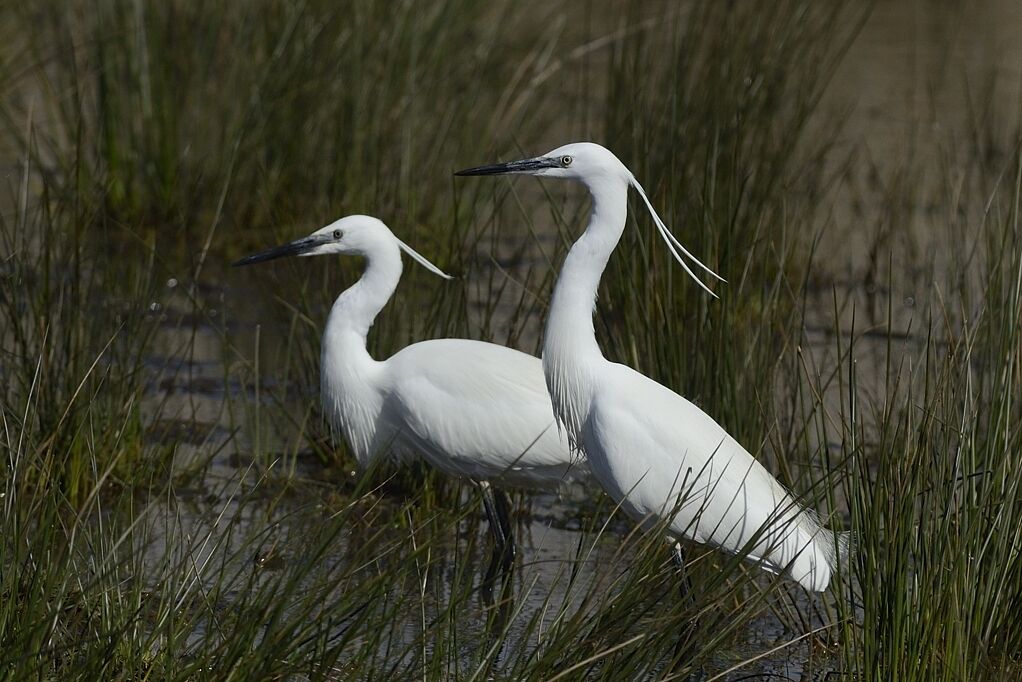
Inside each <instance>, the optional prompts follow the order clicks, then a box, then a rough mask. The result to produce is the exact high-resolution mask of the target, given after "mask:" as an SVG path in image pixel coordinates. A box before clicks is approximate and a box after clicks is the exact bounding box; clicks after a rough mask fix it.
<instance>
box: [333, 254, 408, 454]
mask: <svg viewBox="0 0 1022 682" xmlns="http://www.w3.org/2000/svg"><path fill="white" fill-rule="evenodd" d="M363 255H364V256H365V259H366V268H365V272H364V273H362V278H361V279H359V280H358V281H357V282H356V283H355V284H353V285H352V286H351V287H349V288H348V289H347V290H346V291H344V293H342V294H341V295H340V296H338V297H337V300H336V301H334V305H333V308H332V309H331V310H330V317H329V318H328V319H327V323H326V330H325V331H324V332H323V350H322V356H321V361H320V383H321V386H320V389H321V391H322V398H323V407H324V411H325V412H326V416H327V418H328V419H329V420H330V423H331V426H332V427H333V428H334V429H337V430H339V431H341V432H342V433H344V435H345V437H346V439H347V441H348V444H349V445H350V446H351V448H352V450H353V451H354V454H355V457H356V458H357V459H358V461H359V463H360V464H361V465H363V466H365V465H366V463H367V462H368V459H369V457H370V456H372V455H373V454H374V451H375V449H376V441H377V437H376V435H377V434H376V432H377V421H378V419H377V418H378V416H379V410H380V409H381V406H382V398H381V394H380V390H379V385H378V384H379V368H380V367H381V366H382V365H381V363H378V362H376V361H375V360H373V358H372V357H371V356H370V355H369V351H368V350H367V349H366V336H367V335H368V334H369V329H370V327H372V326H373V321H374V320H375V319H376V316H377V315H378V314H379V312H380V310H382V309H383V306H385V305H386V304H387V301H389V300H390V297H391V295H392V294H393V293H394V290H395V289H396V288H397V283H398V281H399V280H400V279H401V252H400V250H399V249H398V246H397V244H396V243H393V242H384V241H381V242H379V243H376V244H373V246H372V248H371V249H367V250H366V252H365V253H363Z"/></svg>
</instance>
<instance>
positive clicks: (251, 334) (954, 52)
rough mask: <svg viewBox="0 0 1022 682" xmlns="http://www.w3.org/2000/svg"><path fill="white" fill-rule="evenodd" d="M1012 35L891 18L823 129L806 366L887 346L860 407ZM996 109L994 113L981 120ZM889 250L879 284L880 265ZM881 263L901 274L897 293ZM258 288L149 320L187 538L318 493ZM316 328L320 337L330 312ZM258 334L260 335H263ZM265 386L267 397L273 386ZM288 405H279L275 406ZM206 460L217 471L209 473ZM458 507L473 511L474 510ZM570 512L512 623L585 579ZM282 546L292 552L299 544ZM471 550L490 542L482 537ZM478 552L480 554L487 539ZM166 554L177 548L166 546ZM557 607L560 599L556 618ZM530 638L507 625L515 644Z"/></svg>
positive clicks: (475, 614) (930, 258)
mask: <svg viewBox="0 0 1022 682" xmlns="http://www.w3.org/2000/svg"><path fill="white" fill-rule="evenodd" d="M1018 35H1022V4H1020V3H1016V2H1011V1H991V2H986V3H941V2H923V1H912V0H909V1H903V0H891V1H887V2H880V3H878V5H877V7H876V9H875V11H874V12H873V14H872V16H871V18H870V19H869V21H868V23H867V24H866V25H865V27H864V29H863V31H862V33H861V35H860V36H859V37H858V39H857V40H856V42H855V43H854V45H853V46H852V48H851V49H850V51H849V53H848V55H847V57H846V59H845V60H844V63H843V65H842V66H841V68H840V69H839V71H838V72H837V74H836V75H835V77H834V80H833V84H832V86H831V87H830V89H829V91H828V93H827V96H826V99H825V102H824V104H823V106H822V107H821V112H822V114H823V115H824V116H833V115H841V116H845V117H846V123H845V125H844V126H843V128H842V133H841V136H840V139H839V144H838V145H837V147H836V150H835V154H834V161H833V162H834V164H838V163H848V159H849V158H850V159H852V161H851V162H850V163H849V164H848V171H847V174H846V178H845V181H844V182H845V186H844V188H843V190H842V191H841V192H838V194H837V197H836V198H835V203H834V211H833V221H832V227H831V228H829V229H828V230H827V232H826V233H825V234H824V247H823V249H821V251H823V252H824V253H829V254H835V255H834V256H833V257H828V258H824V259H820V260H819V261H818V270H819V275H820V282H821V284H820V286H819V289H818V291H817V292H816V294H815V295H814V296H815V298H814V302H813V308H812V309H811V310H810V319H809V329H808V331H807V334H808V337H809V339H810V341H811V343H812V347H811V351H812V353H811V355H812V358H813V361H814V362H815V363H817V364H818V365H819V366H820V367H825V366H828V364H829V363H831V364H832V363H833V362H834V355H833V352H832V349H833V348H834V345H835V344H834V339H835V335H834V330H835V323H836V326H837V327H838V328H839V329H840V331H839V333H838V336H840V334H841V333H847V332H848V331H849V330H850V326H851V316H852V310H853V308H854V310H855V315H856V320H857V322H856V325H857V328H858V329H860V330H861V329H864V328H866V327H871V328H873V329H875V330H879V331H880V332H881V333H878V334H876V335H874V336H866V337H863V338H861V339H860V340H859V347H860V350H861V354H860V356H859V371H860V374H861V375H862V376H863V377H866V378H867V379H868V378H869V377H870V376H872V377H874V380H875V382H876V383H875V385H872V386H870V385H869V383H868V381H867V382H866V385H865V386H864V389H863V390H864V391H866V392H867V394H875V392H876V391H877V387H878V386H879V384H880V382H881V381H882V375H883V368H884V364H885V352H886V347H887V343H888V339H887V334H886V330H887V328H888V322H887V311H888V306H890V310H891V313H892V315H891V316H892V322H891V325H890V326H891V330H893V331H895V332H906V331H909V330H910V327H911V325H912V324H913V321H914V320H915V317H916V315H917V312H918V311H919V310H921V309H924V308H925V306H927V305H928V304H929V302H930V301H931V298H932V296H933V286H932V285H933V282H934V280H935V278H938V279H939V277H941V276H942V273H946V271H947V270H949V269H950V268H952V267H953V266H954V263H955V260H954V258H952V257H951V256H950V255H949V254H947V253H945V250H946V230H947V222H948V220H947V216H945V215H943V214H942V212H941V210H942V207H936V206H935V204H934V203H933V201H932V194H933V190H934V188H939V187H941V186H942V183H946V182H948V179H949V178H951V179H952V180H953V179H954V178H959V179H960V181H961V182H962V183H971V182H977V183H980V182H982V179H977V178H973V177H971V176H967V174H966V173H965V172H964V170H963V169H964V168H965V167H966V166H967V164H969V163H971V162H972V160H973V159H972V156H971V155H972V153H973V152H972V147H971V146H970V144H969V142H970V141H969V139H968V133H969V131H970V128H969V126H970V125H972V124H975V123H976V121H977V118H978V117H986V118H982V120H981V121H980V123H982V122H983V121H986V120H990V121H993V122H995V123H996V124H997V125H998V126H1000V128H998V129H999V130H1009V129H1010V127H1011V125H1013V124H1014V123H1015V118H1014V117H1015V116H1016V113H1017V103H1018V102H1019V95H1020V89H1019V86H1020V83H1022V46H1020V43H1019V41H1018V40H1017V39H1016V37H1017V36H1018ZM984 108H985V109H984ZM987 109H988V110H989V112H988V113H983V111H980V112H979V113H977V110H984V111H985V110H987ZM821 125H822V123H821ZM984 125H985V124H984ZM955 131H961V132H955ZM998 144H1000V141H999V140H998V139H994V140H992V141H991V142H990V146H991V147H992V149H991V150H990V151H991V154H994V155H996V154H997V153H999V150H998ZM1000 152H1003V150H1000ZM906 174H907V175H906ZM905 177H907V178H908V181H909V182H911V183H913V185H914V186H916V187H917V188H918V191H917V192H916V193H915V194H914V196H915V197H916V200H915V201H914V202H912V203H911V205H909V206H900V207H899V209H898V210H897V211H894V212H892V211H891V210H890V207H888V206H885V205H884V203H883V197H884V195H885V191H886V190H887V189H889V188H891V187H892V186H893V185H894V184H895V183H896V182H898V181H899V179H900V178H905ZM962 210H964V211H966V213H967V214H969V215H971V216H974V215H975V214H976V211H977V210H979V209H978V208H977V207H975V206H971V205H970V206H965V207H963V209H962ZM881 224H885V225H886V226H887V227H886V229H888V230H889V233H890V234H889V235H888V236H883V233H882V231H881V229H880V228H879V227H877V226H878V225H881ZM878 243H879V244H880V261H881V267H880V269H879V270H878V269H877V265H876V263H875V261H876V260H877V249H876V248H875V247H876V245H877V244H878ZM888 258H889V259H890V261H888ZM888 262H891V263H892V264H894V266H895V267H894V268H893V271H892V273H890V276H889V278H886V277H885V276H884V275H885V272H886V271H885V269H884V268H886V265H887V263H888ZM257 277H258V275H257V274H255V273H252V272H245V273H238V272H228V271H224V272H223V273H218V274H216V276H215V277H214V278H211V280H215V281H217V282H218V284H217V285H214V286H211V287H210V288H208V289H206V290H203V291H201V292H199V296H198V297H199V300H200V305H201V307H202V309H203V311H204V312H203V314H201V315H198V316H192V315H191V313H190V308H189V305H190V304H188V302H187V297H184V296H183V295H182V292H181V290H180V286H181V285H176V284H174V283H171V282H168V285H167V287H166V288H165V290H164V291H163V293H162V295H161V296H162V297H161V300H159V301H154V303H155V304H157V306H155V308H156V309H158V312H157V313H156V314H159V315H162V316H164V317H165V319H166V324H165V325H164V328H163V334H162V336H161V338H160V348H161V351H160V352H159V353H157V354H156V355H155V356H154V357H152V358H151V359H150V360H151V366H152V367H153V368H154V369H155V370H156V372H157V375H158V379H157V380H156V381H155V382H154V384H153V389H152V393H151V395H150V396H149V409H150V410H151V412H152V413H153V414H156V413H158V414H159V419H158V421H157V422H156V425H155V426H154V429H153V431H152V434H151V437H152V439H153V441H154V442H156V443H173V444H174V446H175V448H176V450H175V464H176V467H177V468H178V469H179V470H188V469H190V468H194V469H195V470H196V471H198V473H197V474H196V475H195V476H193V477H192V478H191V479H190V481H191V482H190V483H189V485H188V486H187V487H185V488H183V489H181V490H179V493H180V495H181V499H180V500H177V501H175V502H174V503H173V504H172V505H171V506H173V509H169V508H168V509H166V510H165V512H166V514H167V515H168V517H170V516H172V517H174V518H175V519H176V520H177V521H176V523H180V524H182V527H185V528H200V527H202V528H210V527H211V525H210V524H211V523H212V524H213V525H215V518H216V517H218V516H219V515H221V514H223V516H224V517H225V518H232V519H235V522H236V523H239V524H245V523H252V524H254V525H264V524H267V523H270V524H271V525H272V523H273V521H272V518H271V519H270V520H269V521H268V519H267V515H266V514H259V513H257V512H255V511H253V510H251V509H247V510H245V512H244V513H242V514H240V515H239V514H238V513H237V512H238V511H239V510H240V507H239V506H238V504H239V503H238V502H237V501H235V500H234V498H233V497H232V491H234V490H237V489H238V488H239V486H240V487H245V486H256V485H257V484H258V483H257V481H258V471H259V470H260V467H267V466H271V465H272V466H274V467H277V470H278V471H280V470H283V471H288V472H292V474H293V475H294V476H297V477H302V476H307V477H315V476H317V473H316V470H315V468H304V469H303V468H302V466H301V464H300V458H298V457H296V456H295V453H297V452H299V451H301V450H302V447H303V446H302V444H301V443H296V442H295V440H294V438H295V436H294V432H295V430H294V424H293V423H292V424H290V426H289V425H288V423H287V422H286V420H285V421H284V425H283V426H281V420H274V419H271V418H270V416H269V415H273V414H276V413H279V412H287V413H289V414H291V415H293V416H294V417H295V419H296V423H301V420H302V419H303V418H307V416H308V405H309V404H310V403H311V401H315V400H316V387H315V386H313V385H293V386H288V387H286V390H284V391H279V390H267V391H265V393H260V392H258V391H257V390H256V388H255V385H254V377H256V376H260V372H259V371H258V369H257V368H255V367H252V366H250V365H249V364H247V363H248V362H249V361H248V360H242V359H240V358H239V354H240V355H241V356H243V357H247V358H252V357H255V349H256V347H257V345H258V346H259V348H260V351H261V352H260V354H259V355H260V356H261V357H278V356H279V353H277V352H275V348H278V349H279V346H280V344H281V343H283V342H282V339H283V338H284V337H286V336H287V334H288V331H289V330H288V328H287V326H286V325H283V324H281V323H277V322H273V321H272V319H268V318H267V316H266V315H265V311H267V310H268V309H270V308H272V307H273V306H277V305H279V304H278V303H277V302H275V301H273V300H271V298H270V297H271V296H272V294H271V293H270V292H268V291H267V290H266V288H265V287H262V286H258V281H257V279H256V278H257ZM182 279H184V278H182ZM887 279H889V280H890V285H888V284H887V281H886V280H887ZM835 292H836V293H837V296H838V299H839V311H838V314H837V316H836V319H835V315H834V311H833V307H832V297H833V295H834V293H835ZM309 314H310V316H313V317H314V322H316V323H317V324H322V316H323V315H324V314H325V310H319V311H310V313H309ZM317 315H318V317H315V316H317ZM182 318H184V319H186V321H185V322H184V323H181V322H180V320H181V319H182ZM257 325H262V326H261V327H259V331H258V333H257V331H256V329H257ZM537 328H538V326H537ZM918 343H919V339H917V338H916V337H915V336H913V335H912V334H910V333H909V334H903V335H901V336H899V337H898V338H897V339H896V340H895V341H894V349H895V351H896V352H900V353H903V354H905V355H906V356H908V355H911V354H912V353H913V352H916V351H917V350H918ZM183 349H187V350H183ZM182 357H184V359H183V360H182ZM239 376H244V377H246V378H245V379H244V380H241V379H239V378H238V377H239ZM266 376H267V378H266V380H269V377H270V374H269V373H267V375H266ZM225 387H226V388H225ZM264 388H266V386H265V385H264ZM272 388H279V387H272ZM281 395H283V396H284V399H283V401H281V400H278V399H277V398H271V396H281ZM264 422H265V423H267V424H269V423H271V422H273V423H275V424H276V426H266V425H264ZM289 429H290V430H289ZM211 452H213V453H215V454H214V455H213V456H212V458H209V453H211ZM253 452H259V453H278V455H274V454H271V455H268V456H266V457H264V459H263V460H260V461H259V462H256V464H257V465H258V466H249V465H251V464H253V459H252V453H253ZM246 477H248V478H246ZM465 502H466V504H472V503H474V502H473V501H472V498H471V497H470V496H469V495H468V493H466V494H465ZM282 504H283V507H282V508H284V509H287V508H288V506H289V505H295V504H298V506H299V507H300V506H301V505H300V504H299V503H296V502H294V501H293V500H292V501H285V502H284V503H282ZM575 508H576V506H575V505H573V504H572V502H571V499H570V497H569V499H568V500H567V501H565V500H560V499H558V498H556V497H553V496H535V497H532V498H531V501H530V502H529V503H528V504H527V505H525V506H523V507H522V509H521V510H520V511H521V512H522V518H523V521H522V526H521V528H520V532H519V535H520V549H521V556H520V560H521V562H522V564H523V570H521V571H520V572H519V574H518V575H517V577H516V579H515V584H514V589H515V597H514V600H515V603H516V608H518V609H520V612H519V613H520V615H519V616H516V618H519V619H520V620H521V622H522V623H526V622H528V621H529V620H530V618H531V617H532V616H533V615H534V614H535V613H536V612H537V611H538V610H541V609H543V608H544V607H545V605H546V604H547V603H548V598H549V596H550V593H551V591H554V592H555V593H556V592H557V591H558V590H564V589H565V582H564V580H563V574H564V572H565V570H566V567H568V566H570V565H572V564H573V562H574V561H575V548H576V547H577V546H578V542H579V531H578V528H579V525H578V523H577V520H576V519H574V518H573V515H574V511H573V510H574V509H575ZM316 514H317V512H316V511H315V509H312V510H311V511H309V512H308V513H307V514H306V515H305V516H301V517H299V518H305V519H307V520H308V521H309V522H310V523H315V522H316V518H317V517H316ZM157 516H158V514H157ZM211 518H213V519H214V521H212V522H211V520H210V519H211ZM289 523H292V524H293V523H294V520H293V519H292V520H291V521H289ZM279 532H281V533H283V534H284V535H285V536H286V534H287V532H295V529H293V528H292V529H291V530H290V531H287V530H282V531H279ZM298 532H300V529H298ZM477 532H478V533H480V534H482V533H485V524H481V525H480V527H479V528H478V531H477ZM157 537H160V536H159V534H158V535H157ZM480 541H482V542H483V544H485V540H484V539H482V538H480ZM168 544H173V543H172V541H170V539H169V536H168ZM161 545H162V543H156V544H155V545H154V546H153V548H152V550H151V552H152V557H151V558H152V560H153V561H159V560H160V554H161V552H162V551H163V547H162V546H161ZM613 549H614V548H613V544H612V543H610V542H607V543H605V544H604V545H601V546H600V548H599V551H598V552H597V553H596V555H594V557H593V558H592V559H591V560H590V562H588V563H587V564H586V565H585V566H584V567H583V570H584V571H593V570H597V567H598V566H599V565H600V562H601V561H603V560H605V559H606V557H607V556H609V555H610V554H612V553H613ZM343 552H344V546H343V543H339V545H338V547H337V553H338V556H339V557H340V556H342V555H343ZM600 552H603V553H605V554H600ZM284 556H285V560H299V559H297V558H294V557H287V556H286V552H284ZM197 558H198V559H199V560H201V559H202V558H204V557H202V556H200V557H197ZM562 596H563V595H562V594H556V596H555V598H554V599H553V600H552V601H554V602H556V601H558V600H560V599H561V597H562ZM485 615H486V614H485V612H484V609H483V608H482V607H480V608H479V609H478V610H469V611H468V612H466V614H465V618H466V621H467V625H468V627H467V630H468V631H474V632H481V631H482V629H483V624H484V622H485ZM524 636H526V634H525V633H523V632H521V631H520V629H516V625H515V623H514V622H512V623H511V624H510V626H509V635H508V637H509V639H510V640H514V639H515V638H519V637H524ZM792 636H793V635H792V633H790V632H787V631H786V630H785V628H784V626H783V624H782V623H781V622H780V621H778V620H777V619H776V618H773V617H772V616H769V615H766V616H763V617H762V618H761V619H760V620H758V621H756V622H755V623H754V624H753V626H752V627H750V628H749V629H748V631H747V633H746V636H745V637H744V639H743V641H740V642H738V643H736V645H735V647H734V649H733V650H732V651H730V652H728V653H729V655H731V659H730V660H722V661H720V668H719V670H725V669H727V668H728V667H729V666H730V665H731V664H733V663H734V662H735V661H740V660H744V659H748V658H752V657H754V656H757V655H759V654H761V653H762V652H764V651H767V650H770V649H772V648H773V647H776V646H778V644H780V643H782V642H783V641H786V640H787V639H790V638H791V637H792ZM512 646H513V642H512ZM807 656H808V653H807V650H806V648H805V647H801V646H794V647H790V648H785V649H782V650H781V651H779V652H778V653H776V654H771V655H768V656H765V657H764V658H762V659H760V660H758V661H757V662H756V663H755V664H753V665H750V666H748V667H746V668H744V669H743V673H744V674H749V673H756V672H758V673H761V674H768V673H769V674H774V675H780V676H783V677H785V678H788V679H800V678H802V675H803V672H804V668H805V661H806V658H807Z"/></svg>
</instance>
